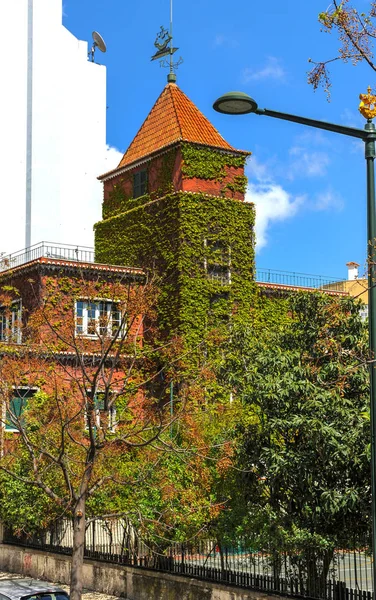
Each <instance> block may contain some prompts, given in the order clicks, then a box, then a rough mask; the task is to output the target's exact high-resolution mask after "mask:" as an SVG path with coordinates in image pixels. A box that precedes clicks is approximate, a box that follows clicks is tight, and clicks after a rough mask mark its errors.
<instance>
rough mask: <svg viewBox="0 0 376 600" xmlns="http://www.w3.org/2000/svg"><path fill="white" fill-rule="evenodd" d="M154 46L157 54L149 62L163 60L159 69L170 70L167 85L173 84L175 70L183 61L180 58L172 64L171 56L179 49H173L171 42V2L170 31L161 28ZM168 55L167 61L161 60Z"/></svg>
mask: <svg viewBox="0 0 376 600" xmlns="http://www.w3.org/2000/svg"><path fill="white" fill-rule="evenodd" d="M154 46H155V47H156V48H157V52H156V53H155V54H154V55H153V56H152V57H151V60H156V59H157V58H162V59H163V60H161V61H160V65H161V67H169V69H170V72H169V74H168V75H167V81H168V83H175V81H176V74H175V69H177V68H178V66H179V65H181V63H182V62H183V59H182V58H181V57H180V58H179V60H178V61H177V62H174V59H173V54H174V53H175V52H176V50H179V48H174V46H173V42H172V0H170V31H169V32H168V31H167V29H165V28H164V27H163V26H161V30H160V31H159V33H158V34H157V37H156V40H155V42H154ZM168 55H169V56H170V58H169V60H168V59H166V58H163V57H165V56H168Z"/></svg>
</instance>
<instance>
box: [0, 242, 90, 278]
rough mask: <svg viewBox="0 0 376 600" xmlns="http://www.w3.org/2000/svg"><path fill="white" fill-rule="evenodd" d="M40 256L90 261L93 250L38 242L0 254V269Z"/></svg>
mask: <svg viewBox="0 0 376 600" xmlns="http://www.w3.org/2000/svg"><path fill="white" fill-rule="evenodd" d="M41 257H46V258H56V259H60V260H74V261H79V262H90V263H92V262H94V250H93V248H88V247H86V246H72V245H70V244H54V243H53V242H40V243H39V244H35V245H34V246H30V247H29V248H26V249H24V250H20V251H18V252H14V253H13V254H7V255H0V271H7V270H8V269H14V268H15V267H19V266H21V265H24V264H26V263H28V262H31V261H32V260H36V259H37V258H41Z"/></svg>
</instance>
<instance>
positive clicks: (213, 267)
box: [205, 239, 231, 285]
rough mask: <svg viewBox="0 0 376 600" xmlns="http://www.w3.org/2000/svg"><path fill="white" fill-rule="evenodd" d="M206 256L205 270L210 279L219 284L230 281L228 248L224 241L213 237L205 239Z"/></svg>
mask: <svg viewBox="0 0 376 600" xmlns="http://www.w3.org/2000/svg"><path fill="white" fill-rule="evenodd" d="M205 246H206V249H207V251H206V258H205V270H206V273H207V277H208V279H209V280H210V281H216V282H218V283H220V284H221V285H228V284H229V283H231V271H230V257H231V255H230V248H229V246H228V245H227V244H225V243H224V242H222V241H220V240H217V239H214V240H205Z"/></svg>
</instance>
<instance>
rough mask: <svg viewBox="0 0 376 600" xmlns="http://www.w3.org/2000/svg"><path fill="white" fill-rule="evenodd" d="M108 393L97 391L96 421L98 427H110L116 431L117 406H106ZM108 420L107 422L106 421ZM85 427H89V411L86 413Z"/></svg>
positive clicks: (109, 428) (95, 397) (95, 400)
mask: <svg viewBox="0 0 376 600" xmlns="http://www.w3.org/2000/svg"><path fill="white" fill-rule="evenodd" d="M105 400H106V393H105V392H97V393H96V394H95V396H94V411H95V423H94V427H95V428H96V429H100V428H102V429H108V430H109V431H112V432H113V431H115V427H116V408H115V406H111V407H110V408H106V406H105ZM106 421H107V422H106ZM85 422H86V425H85V428H86V429H89V424H88V419H87V413H86V415H85Z"/></svg>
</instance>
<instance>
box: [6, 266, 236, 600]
mask: <svg viewBox="0 0 376 600" xmlns="http://www.w3.org/2000/svg"><path fill="white" fill-rule="evenodd" d="M30 285H31V286H32V285H33V283H32V282H31V283H30ZM155 293H156V292H155V287H154V285H153V283H144V284H143V285H139V286H135V285H134V284H133V283H128V284H127V283H123V282H122V281H120V282H118V281H116V280H115V281H112V280H111V281H109V282H105V281H100V280H99V279H97V278H94V279H91V278H89V277H88V278H86V276H85V275H84V274H82V275H80V276H78V277H77V278H72V279H66V280H65V279H62V278H60V279H59V280H58V281H57V280H56V279H55V278H53V277H50V278H46V279H45V281H44V295H43V298H40V297H38V300H39V305H38V306H37V307H36V308H35V310H34V312H33V313H32V314H30V315H28V321H27V326H25V327H24V328H23V330H22V332H21V333H22V336H23V337H22V339H23V344H22V346H20V345H15V344H14V343H13V342H12V337H11V330H10V328H9V331H6V332H5V336H4V339H3V341H2V342H1V343H0V353H1V361H0V423H2V425H3V427H1V435H2V440H1V442H2V443H1V452H0V472H1V477H0V480H1V483H2V484H3V485H1V487H0V518H2V519H3V520H4V521H5V522H6V523H7V524H8V525H9V526H12V527H13V529H15V530H16V531H19V532H25V533H26V534H29V535H30V534H32V533H34V532H38V531H41V530H43V529H44V528H47V527H48V525H49V524H50V523H51V522H52V521H53V520H54V519H56V518H58V517H59V516H64V517H65V518H67V519H70V520H71V521H72V522H73V552H72V564H71V585H70V589H71V599H72V600H79V599H80V597H81V592H82V568H83V557H84V541H85V530H86V527H87V525H88V523H89V522H90V520H92V519H93V518H95V517H98V516H99V517H106V518H110V517H116V516H118V517H119V518H123V519H128V520H129V521H131V523H132V524H133V526H134V527H135V528H137V530H138V532H140V533H141V534H142V535H144V536H145V537H147V538H148V539H152V540H153V541H155V540H158V539H159V540H162V539H163V538H165V539H167V540H168V539H176V538H177V537H179V536H182V535H192V534H193V533H197V531H198V530H199V529H200V528H202V527H203V526H204V525H205V523H207V522H208V521H209V520H210V518H211V516H212V514H213V512H214V513H215V512H217V511H218V510H220V507H219V506H218V505H216V504H215V501H214V499H213V497H212V495H211V492H210V490H211V480H212V478H213V477H214V475H215V472H216V466H215V465H216V464H219V465H221V460H222V459H223V460H224V459H226V456H227V454H229V455H230V450H229V449H228V448H227V446H226V444H224V443H223V439H224V438H223V436H224V433H223V432H224V431H225V428H226V427H227V423H228V420H229V418H228V415H229V410H227V408H226V406H225V407H223V410H221V407H220V406H219V405H218V404H213V403H211V402H207V401H206V398H205V391H204V390H205V383H204V382H205V381H206V379H207V378H208V374H206V373H205V371H203V370H202V369H199V368H198V369H196V371H195V370H194V369H191V370H190V371H189V378H188V377H187V371H186V370H185V369H186V364H185V362H184V360H183V359H185V358H186V357H182V350H181V344H180V345H179V342H178V340H172V339H170V340H168V342H166V343H165V344H163V345H159V346H158V348H156V347H155V345H154V341H153V340H154V332H153V323H154V314H153V308H154V305H155ZM12 294H14V290H12V289H3V290H0V302H1V304H2V306H4V310H5V313H4V314H5V316H6V319H7V320H6V323H11V319H10V316H11V312H10V311H11V310H12V299H13V295H12ZM98 295H99V296H100V297H104V298H106V306H107V305H108V303H110V304H111V307H113V310H112V311H111V312H110V311H109V310H104V309H102V311H101V312H99V311H98V312H99V314H98V316H97V317H94V316H93V315H92V316H91V320H90V321H89V316H87V329H86V335H84V334H82V331H81V330H80V329H79V327H81V328H83V326H84V325H82V323H81V321H80V318H81V317H80V314H79V311H78V308H79V306H78V308H77V304H76V303H77V302H78V303H80V302H81V303H82V298H84V299H85V302H87V303H88V304H89V305H90V306H92V307H93V306H94V307H95V306H96V304H95V303H97V304H98V300H97V299H98ZM102 305H103V303H102V304H100V306H101V307H102ZM75 306H76V308H75ZM115 309H116V310H115ZM92 310H93V313H94V308H93V309H92ZM7 311H8V312H7ZM18 326H19V328H20V329H21V328H22V324H21V322H20V323H18ZM89 327H90V329H89ZM89 333H90V335H88V334H89ZM180 371H182V372H183V373H184V377H183V378H181V377H180V375H179V373H180ZM179 377H180V378H179ZM172 379H173V381H174V384H175V393H174V406H173V414H171V407H170V402H169V390H170V381H171V380H172ZM187 381H188V382H187ZM25 389H26V390H27V391H28V395H27V396H25V394H24V391H25ZM30 390H34V392H35V393H32V394H31V393H29V392H30ZM216 439H219V440H220V443H219V444H217V443H216ZM36 503H37V504H38V508H37V510H35V504H36Z"/></svg>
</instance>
